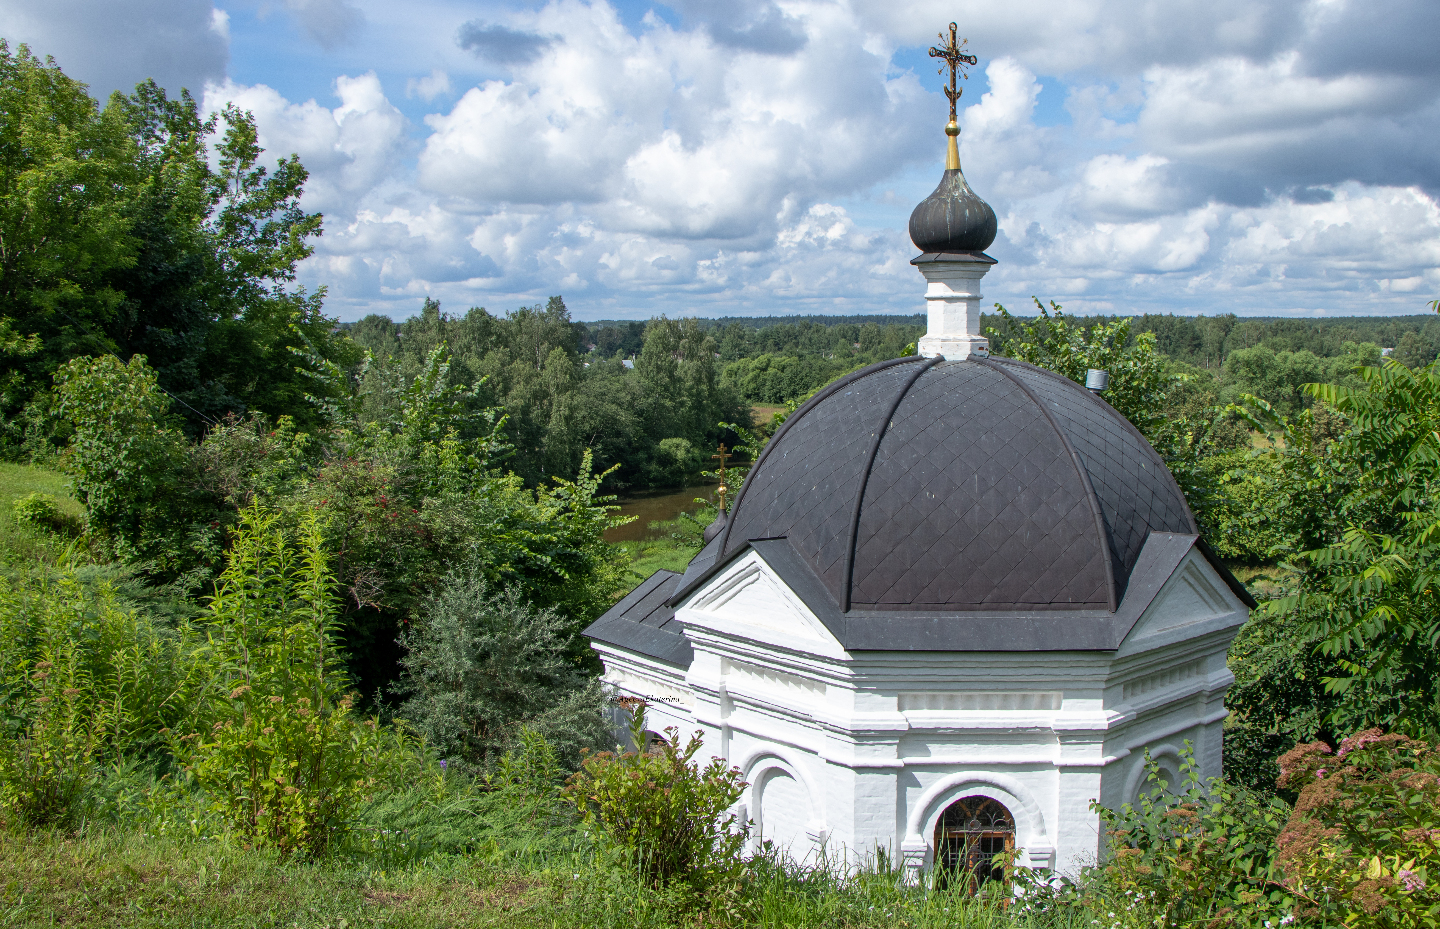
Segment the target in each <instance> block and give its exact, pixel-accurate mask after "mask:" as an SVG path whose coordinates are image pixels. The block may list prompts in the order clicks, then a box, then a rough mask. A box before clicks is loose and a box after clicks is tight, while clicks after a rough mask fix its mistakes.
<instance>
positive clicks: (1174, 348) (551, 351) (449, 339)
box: [341, 296, 1440, 492]
mask: <svg viewBox="0 0 1440 929" xmlns="http://www.w3.org/2000/svg"><path fill="white" fill-rule="evenodd" d="M1037 318H1038V317H1025V316H1008V317H1007V316H1005V315H1003V314H1000V313H998V312H997V313H993V314H992V313H986V314H982V325H983V326H984V327H985V329H986V331H989V332H992V334H993V335H994V337H995V340H996V344H997V345H1001V344H1004V343H1006V342H1008V341H1012V340H1014V339H1015V338H1017V337H1018V335H1019V329H1018V327H1020V326H1023V325H1026V324H1029V323H1031V322H1033V321H1034V320H1035V319H1037ZM1064 318H1065V319H1066V320H1067V321H1068V324H1069V325H1070V326H1073V327H1078V328H1079V329H1080V330H1081V331H1084V332H1094V331H1098V330H1100V329H1104V328H1106V327H1108V326H1111V325H1112V324H1113V323H1115V322H1116V321H1117V320H1120V319H1130V321H1131V322H1130V326H1129V330H1128V331H1129V335H1128V338H1129V339H1130V340H1131V342H1133V341H1134V340H1135V339H1138V338H1142V337H1146V334H1153V337H1154V348H1155V350H1156V351H1158V352H1159V353H1160V354H1162V355H1164V356H1165V358H1166V360H1167V364H1168V366H1169V368H1170V370H1171V372H1172V373H1174V374H1178V375H1182V376H1183V377H1184V379H1185V383H1186V389H1185V390H1184V391H1181V392H1178V393H1176V395H1175V397H1174V398H1173V399H1174V401H1175V404H1177V415H1183V413H1184V411H1183V410H1180V409H1179V406H1184V407H1186V408H1189V407H1193V406H1195V405H1196V404H1197V403H1198V404H1225V403H1230V402H1233V401H1235V400H1236V399H1237V398H1239V397H1242V396H1244V395H1251V396H1257V397H1260V398H1261V399H1263V400H1265V401H1266V402H1267V403H1269V404H1270V405H1271V406H1272V407H1273V408H1274V409H1275V410H1276V411H1277V412H1279V413H1281V414H1283V415H1293V414H1295V413H1298V412H1300V411H1301V410H1305V409H1308V408H1309V407H1310V406H1311V405H1312V404H1313V398H1311V397H1309V396H1308V395H1307V394H1306V393H1305V392H1304V390H1303V387H1304V385H1305V384H1310V383H1342V382H1348V381H1349V380H1352V379H1353V378H1354V375H1353V370H1354V369H1355V368H1356V367H1358V366H1361V365H1373V364H1378V363H1379V361H1380V359H1381V357H1382V354H1384V353H1385V352H1384V350H1386V349H1389V350H1390V351H1389V353H1388V354H1389V355H1390V356H1391V357H1393V358H1395V359H1396V360H1398V361H1400V362H1402V363H1403V364H1405V365H1406V366H1407V367H1410V368H1412V369H1414V368H1418V367H1421V366H1423V365H1425V364H1428V363H1430V362H1431V361H1433V360H1434V359H1435V358H1436V356H1437V354H1440V319H1437V318H1436V317H1435V316H1432V315H1428V314H1427V315H1417V316H1399V317H1348V318H1336V319H1323V320H1300V319H1284V318H1242V317H1238V316H1236V315H1234V314H1223V315H1217V316H1194V317H1190V316H1174V315H1169V314H1165V315H1161V314H1145V315H1140V316H1133V317H1126V316H1123V315H1115V316H1087V317H1080V316H1068V315H1067V316H1065V317H1064ZM1042 325H1043V323H1042ZM341 329H342V331H343V332H344V333H345V334H347V335H348V336H349V338H350V340H351V341H352V342H353V343H354V344H355V345H356V346H357V348H358V349H361V350H364V351H368V352H369V353H370V356H371V357H372V358H374V359H376V362H375V363H376V364H380V365H387V364H391V365H394V366H395V368H396V370H397V371H398V372H399V373H400V374H401V375H403V376H407V377H413V375H414V372H416V371H418V370H419V369H420V367H421V366H422V365H423V363H424V361H425V359H426V358H427V357H428V355H429V353H430V352H432V351H433V350H434V349H435V348H436V347H437V346H439V345H441V344H442V343H443V344H445V345H446V347H447V350H448V352H449V353H450V358H451V365H452V367H451V377H452V378H453V379H454V381H455V382H456V383H457V384H463V385H465V386H467V387H470V388H473V392H474V395H475V402H476V403H477V404H488V405H491V406H494V407H496V408H500V409H503V410H504V411H505V413H506V414H507V415H508V416H509V421H508V423H507V429H508V432H509V434H510V436H511V440H512V441H513V443H514V446H515V449H514V452H513V454H512V457H511V459H510V461H509V466H510V467H513V468H514V469H515V471H516V473H518V474H520V475H522V476H523V477H524V478H525V479H526V480H527V481H528V482H531V483H534V482H536V481H539V480H541V479H543V477H544V476H545V475H547V474H556V475H561V474H565V473H568V471H569V470H570V469H573V468H574V467H575V466H576V465H577V464H578V462H579V459H580V455H581V454H583V452H584V450H585V449H586V448H590V449H592V450H593V453H594V455H595V461H596V463H597V466H599V467H600V468H602V469H607V468H610V467H612V466H617V470H616V471H615V472H614V473H613V474H612V475H611V477H610V479H609V483H608V484H607V486H608V487H610V488H611V489H614V490H617V491H621V492H625V491H628V490H637V489H642V488H646V487H659V486H675V485H679V484H682V483H685V482H687V481H690V480H693V479H694V478H695V477H696V476H697V475H698V474H699V472H700V471H701V470H702V469H704V468H706V467H708V465H709V460H708V458H709V453H710V451H711V449H713V447H714V445H715V444H716V443H718V442H720V441H726V442H730V443H732V444H733V442H734V439H735V434H734V433H733V431H731V430H727V429H725V428H723V427H721V426H720V425H719V424H720V423H734V424H739V425H741V426H749V425H750V423H751V415H752V414H751V409H750V408H751V407H755V406H762V407H763V406H777V407H784V406H786V405H793V404H795V403H796V402H798V401H800V400H803V399H804V398H805V397H806V396H808V395H809V394H811V393H813V392H814V391H815V390H817V389H819V388H820V387H822V386H824V385H825V384H827V383H829V382H830V381H832V380H834V379H835V378H837V377H841V376H843V375H844V374H846V373H848V372H850V371H853V370H856V369H857V368H860V367H863V366H864V365H867V364H871V363H873V362H876V361H880V360H883V359H886V358H893V357H897V356H899V355H901V354H903V353H905V352H906V351H908V350H913V348H912V346H913V344H914V343H915V341H916V340H917V339H918V338H919V337H920V336H921V335H923V334H924V325H923V318H922V317H921V316H919V315H916V316H899V317H895V316H882V315H870V316H861V315H855V316H843V317H833V318H827V317H823V316H802V317H733V318H719V319H701V318H688V317H687V318H683V319H671V318H667V317H657V318H655V319H652V320H649V321H613V320H603V321H598V322H590V323H584V322H576V321H574V320H573V319H572V318H571V314H570V312H569V310H568V309H567V308H566V307H565V304H564V300H563V299H562V298H561V297H558V296H557V297H552V298H551V300H550V302H549V304H548V305H547V306H546V307H540V306H539V305H537V306H535V307H523V308H521V309H519V310H516V311H514V312H511V313H507V314H504V315H493V314H491V313H490V312H489V311H487V310H486V309H485V308H483V307H476V308H471V309H470V310H468V311H466V312H465V313H464V314H463V315H456V314H451V313H447V312H445V311H443V310H442V308H441V306H440V305H439V304H438V303H436V302H434V301H427V302H426V303H425V305H424V306H423V307H422V309H421V312H420V314H418V315H417V316H414V317H411V318H410V319H407V320H404V321H401V322H396V321H394V320H392V319H390V318H389V317H386V316H381V315H370V316H367V317H365V318H364V319H362V320H360V321H358V322H355V323H346V324H343V325H342V326H341ZM627 365H628V366H629V367H627ZM756 420H757V421H756V423H755V425H756V426H758V427H759V428H760V429H761V431H762V433H763V432H764V431H765V429H766V428H767V427H769V426H770V425H771V423H770V422H769V420H770V416H769V414H768V411H767V412H766V413H765V414H764V415H757V416H756Z"/></svg>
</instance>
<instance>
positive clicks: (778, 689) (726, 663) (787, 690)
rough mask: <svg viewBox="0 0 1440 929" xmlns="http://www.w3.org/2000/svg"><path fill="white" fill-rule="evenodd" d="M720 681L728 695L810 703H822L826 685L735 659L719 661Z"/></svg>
mask: <svg viewBox="0 0 1440 929" xmlns="http://www.w3.org/2000/svg"><path fill="white" fill-rule="evenodd" d="M720 677H721V678H722V679H724V681H725V687H726V690H727V691H731V692H739V693H745V692H746V691H748V692H750V693H762V694H765V693H768V694H775V695H778V696H781V697H785V698H788V699H790V700H799V701H801V702H805V703H813V702H817V701H820V700H824V699H825V685H824V684H823V683H821V682H820V681H815V680H810V679H809V678H804V677H801V676H800V675H798V674H787V673H786V672H784V671H777V670H775V669H774V668H766V667H763V666H761V665H758V664H751V663H750V662H748V661H740V660H739V659H736V658H721V659H720Z"/></svg>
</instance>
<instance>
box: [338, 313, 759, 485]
mask: <svg viewBox="0 0 1440 929" xmlns="http://www.w3.org/2000/svg"><path fill="white" fill-rule="evenodd" d="M643 331H644V337H643V343H642V345H641V348H640V350H639V353H638V355H637V357H636V358H635V360H634V361H633V370H632V369H630V368H627V367H626V365H625V363H624V362H623V360H622V359H621V358H620V357H618V356H612V357H609V358H606V357H604V356H601V355H598V354H595V353H589V352H587V351H585V349H588V348H589V345H588V344H586V343H585V342H584V341H583V340H584V339H585V337H586V331H585V328H584V327H583V326H581V325H579V324H576V323H573V322H571V320H570V313H569V310H568V309H567V308H566V306H565V303H564V301H563V300H562V299H561V298H559V297H551V298H550V301H549V303H548V304H547V305H546V306H544V307H541V306H534V307H522V308H521V309H519V310H517V311H515V312H513V313H508V314H506V315H504V316H498V317H497V316H492V315H491V314H490V313H488V312H486V311H485V310H484V309H483V308H476V309H471V310H470V311H468V312H467V313H466V314H465V315H464V316H460V317H451V316H449V315H448V314H445V313H443V312H441V310H440V306H439V304H438V303H435V302H433V301H427V302H426V304H425V306H424V307H423V308H422V310H421V313H420V314H419V315H418V316H415V317H413V318H412V319H409V320H406V321H405V322H402V323H398V324H397V323H393V322H391V321H390V320H389V319H388V318H386V317H382V316H368V317H366V318H365V319H362V320H361V321H360V322H358V323H356V324H354V326H352V327H350V329H349V334H350V337H351V338H352V339H353V340H354V341H355V343H356V344H357V345H359V346H362V347H363V348H365V349H366V350H367V352H368V353H369V355H370V360H369V361H368V362H366V364H365V365H364V367H363V370H362V371H361V373H360V374H359V375H358V378H359V379H360V381H361V383H362V384H364V383H368V382H370V381H372V380H383V379H384V378H387V377H401V378H409V377H413V376H414V375H415V374H416V373H417V372H418V371H420V370H421V369H422V368H423V367H424V366H425V364H426V359H427V358H428V357H429V355H430V353H431V352H433V351H435V350H436V349H437V348H438V347H440V346H442V345H443V346H445V347H446V349H447V350H448V352H449V355H450V369H449V370H450V379H451V383H453V384H454V385H456V386H457V387H460V388H463V389H464V390H465V391H466V392H467V399H466V403H467V404H468V408H470V409H473V410H476V411H478V410H483V409H487V408H495V409H498V410H502V411H503V412H504V415H505V417H506V428H505V435H506V438H507V440H508V442H509V444H510V446H511V448H510V453H509V455H508V457H507V458H506V460H505V466H506V467H507V468H508V469H510V470H511V471H513V472H514V473H515V474H517V475H519V476H520V477H521V478H522V479H523V480H524V481H525V482H526V483H528V484H530V485H535V484H539V483H544V482H546V481H547V480H548V478H549V477H550V476H551V475H560V476H569V475H573V474H575V473H576V471H577V469H578V468H579V467H580V464H581V461H582V459H583V458H584V457H585V455H586V454H587V453H588V454H590V455H592V456H593V458H594V461H595V463H596V466H597V467H598V468H599V469H600V470H602V471H606V472H610V477H609V482H610V486H612V487H614V488H624V487H629V486H639V487H649V486H656V485H660V486H666V485H681V484H684V483H685V482H686V481H689V480H692V479H693V478H694V477H695V476H696V475H697V474H698V473H699V471H700V470H701V467H702V462H704V460H705V459H704V458H703V457H702V455H701V452H702V450H703V451H705V453H706V454H708V450H709V449H711V448H713V447H714V446H715V444H716V443H717V442H719V441H720V440H721V439H722V438H724V437H725V435H726V433H725V431H724V430H723V429H722V428H721V427H720V426H719V423H721V422H729V421H745V420H748V418H749V417H748V411H747V409H746V406H745V404H744V402H743V400H742V399H741V397H740V395H739V393H738V392H737V391H735V390H734V389H733V388H731V387H730V386H729V385H728V384H726V383H722V379H721V372H720V370H719V366H718V365H717V363H716V360H715V341H714V339H713V338H711V337H710V336H709V335H707V334H706V333H705V331H704V330H702V329H701V328H700V326H699V325H698V324H697V323H696V322H695V321H694V320H684V321H675V320H669V319H664V318H661V319H658V320H653V321H652V322H651V323H650V324H649V325H647V326H645V327H644V330H643ZM367 414H368V411H362V416H364V415H367ZM611 469H614V470H613V472H612V470H611Z"/></svg>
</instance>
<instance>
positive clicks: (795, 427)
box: [716, 359, 1196, 611]
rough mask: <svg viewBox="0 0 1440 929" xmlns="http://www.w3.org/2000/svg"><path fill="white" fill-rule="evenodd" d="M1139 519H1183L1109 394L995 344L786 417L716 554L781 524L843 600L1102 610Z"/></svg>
mask: <svg viewBox="0 0 1440 929" xmlns="http://www.w3.org/2000/svg"><path fill="white" fill-rule="evenodd" d="M892 411H893V415H892ZM877 438H878V445H877ZM857 503H858V506H857ZM1151 531H1161V532H1179V533H1194V532H1195V531H1196V530H1195V525H1194V521H1193V519H1191V517H1190V511H1189V509H1188V508H1187V507H1186V505H1185V499H1184V497H1183V496H1182V495H1181V493H1180V490H1179V488H1178V487H1177V486H1176V485H1175V482H1174V480H1173V478H1171V476H1170V474H1169V472H1168V471H1167V470H1166V469H1165V466H1164V463H1163V462H1162V461H1161V460H1160V458H1159V456H1158V455H1156V454H1155V452H1154V450H1153V449H1151V448H1150V446H1149V444H1148V443H1146V441H1145V440H1144V438H1143V437H1142V436H1141V435H1140V434H1139V433H1138V432H1137V431H1136V430H1135V429H1134V428H1133V427H1132V426H1131V425H1130V424H1129V423H1128V422H1126V421H1125V419H1124V418H1123V417H1121V416H1120V415H1119V414H1118V413H1116V412H1115V411H1114V410H1113V409H1111V408H1110V406H1109V405H1108V404H1106V403H1104V402H1103V401H1101V400H1099V399H1098V398H1096V397H1095V396H1093V395H1092V394H1090V393H1089V392H1088V391H1087V390H1085V389H1084V388H1083V387H1081V386H1079V385H1078V384H1075V383H1073V382H1071V381H1069V380H1067V379H1065V378H1062V377H1059V376H1058V375H1054V374H1051V373H1050V372H1047V371H1042V370H1040V369H1038V368H1034V367H1032V366H1030V365H1026V364H1023V363H1020V362H1015V361H1010V360H1008V359H991V360H980V359H968V360H965V361H945V362H940V363H938V364H935V363H932V362H929V361H927V360H924V359H914V360H908V359H907V360H906V362H904V363H899V364H895V363H890V364H886V365H882V366H875V367H872V368H867V369H865V370H862V371H860V372H857V373H856V374H854V375H851V377H850V378H848V379H846V380H844V381H842V382H840V383H839V384H837V385H834V386H833V387H832V388H831V389H830V390H828V391H827V392H826V393H825V394H823V395H820V396H817V397H816V399H815V400H813V401H811V403H809V404H807V405H806V406H805V407H803V408H801V409H800V410H798V411H797V412H796V413H795V414H794V415H793V416H792V417H791V420H790V421H789V422H787V423H786V427H785V429H784V431H783V432H782V433H781V434H779V435H777V436H776V437H775V439H774V440H773V441H772V442H771V445H770V447H769V448H767V449H766V453H765V455H764V456H763V457H762V459H761V460H760V461H759V462H758V463H757V465H756V467H755V468H754V469H752V471H751V473H750V476H749V477H748V478H747V479H746V481H745V487H744V491H743V493H742V494H741V496H740V498H739V499H738V500H737V501H736V504H735V507H734V510H733V512H732V513H731V515H730V523H729V526H728V527H727V528H726V532H725V534H724V536H723V541H722V543H721V547H722V551H721V552H720V555H719V557H718V558H717V559H716V564H723V563H724V562H726V561H728V560H729V559H730V558H731V557H733V555H735V554H736V553H738V552H739V551H740V550H741V549H743V548H744V547H745V545H746V544H748V543H749V542H750V541H752V540H757V539H773V538H780V537H785V538H788V539H789V541H790V544H791V546H792V547H793V548H794V550H795V552H796V553H797V554H798V555H799V556H800V557H801V558H803V559H804V560H805V561H806V563H807V564H808V565H809V567H810V568H811V569H812V570H813V571H814V572H815V574H816V576H817V577H819V578H820V580H821V582H822V583H823V584H824V586H825V588H826V590H827V591H828V592H829V593H830V595H831V596H832V597H833V598H834V600H835V603H836V604H837V605H838V606H839V607H840V608H841V609H842V610H848V609H852V608H854V609H865V610H922V611H936V610H939V611H947V610H1037V609H1040V610H1044V609H1069V610H1076V609H1096V608H1100V609H1105V608H1108V609H1110V610H1114V609H1115V607H1116V605H1117V604H1118V602H1119V600H1120V599H1121V597H1122V596H1123V594H1124V590H1125V586H1126V582H1127V581H1128V578H1129V575H1130V572H1131V570H1132V569H1133V567H1134V565H1135V560H1136V558H1137V557H1138V556H1139V553H1140V549H1141V547H1142V546H1143V545H1144V544H1145V539H1146V538H1147V536H1148V535H1149V533H1150V532H1151Z"/></svg>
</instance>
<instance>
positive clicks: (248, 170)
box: [0, 44, 355, 442]
mask: <svg viewBox="0 0 1440 929" xmlns="http://www.w3.org/2000/svg"><path fill="white" fill-rule="evenodd" d="M261 154H262V150H261V149H260V147H259V145H258V142H257V133H256V129H255V123H254V119H253V118H252V117H251V115H250V114H248V113H244V112H241V111H239V110H237V109H235V108H234V107H230V108H227V109H226V110H225V111H224V112H223V113H221V114H218V115H217V116H212V117H210V118H208V119H206V118H202V117H201V114H200V112H199V107H198V105H197V104H196V102H195V100H194V99H193V98H192V97H191V96H190V95H189V94H188V93H185V92H182V93H181V95H180V97H179V98H178V99H171V98H168V97H167V96H166V94H165V92H164V91H163V90H162V89H161V88H160V87H158V86H157V85H156V84H155V83H154V82H153V81H147V82H145V83H142V84H140V85H138V86H137V87H136V89H135V92H134V93H133V94H131V95H129V96H126V95H123V94H119V93H116V94H114V95H113V96H112V97H111V99H110V101H109V103H108V104H107V105H106V106H105V107H104V108H103V109H101V108H100V107H99V105H98V104H97V103H96V102H95V101H94V100H93V99H91V97H90V96H89V94H88V93H87V92H86V89H85V86H84V85H83V84H81V83H79V82H77V81H74V80H72V79H71V78H69V77H67V76H65V74H63V73H62V72H61V71H60V69H59V68H58V67H57V66H55V64H54V63H53V61H52V62H46V63H41V62H40V61H39V60H38V59H36V58H35V57H34V56H33V55H31V54H30V53H29V50H28V49H26V48H24V47H23V46H22V47H21V49H20V50H19V52H18V53H16V54H11V53H10V51H9V49H8V47H7V46H4V45H3V44H0V317H8V318H9V319H10V320H11V328H12V329H13V331H15V332H17V333H19V334H20V335H21V336H23V337H28V338H36V339H38V340H39V343H40V346H41V348H40V349H39V350H37V351H34V352H29V353H26V354H24V355H19V354H17V353H15V352H8V353H5V354H4V355H0V382H3V383H4V384H5V387H6V390H5V403H6V406H5V407H4V409H3V411H0V412H3V414H4V415H5V417H6V419H7V420H11V419H13V418H15V416H16V413H17V411H18V409H19V406H20V405H21V404H23V403H25V402H27V401H29V400H30V399H31V398H32V396H33V395H34V394H36V392H39V391H43V390H45V389H47V388H48V386H49V378H50V375H51V374H53V373H54V371H55V370H56V369H57V368H58V367H59V366H60V365H61V364H63V363H64V362H65V361H67V360H69V359H70V358H73V357H77V356H81V355H94V354H103V353H106V352H110V353H114V354H117V355H119V356H120V357H121V358H122V359H128V358H129V357H131V356H132V355H136V354H143V355H146V356H147V357H149V358H150V359H152V362H153V364H154V366H155V370H156V372H157V376H158V384H159V386H160V387H161V389H163V390H164V391H165V392H167V393H169V394H170V395H171V396H172V397H174V398H176V399H177V401H178V403H177V405H176V408H175V412H176V413H177V415H180V416H181V417H182V420H183V421H184V423H185V425H186V428H187V430H188V431H189V432H190V433H191V434H192V435H197V434H199V433H200V432H201V431H202V430H203V428H204V427H205V426H207V425H210V424H213V423H214V422H215V421H218V420H219V419H220V418H221V417H222V416H223V415H224V414H226V413H231V412H234V413H243V412H245V411H247V410H258V411H262V412H265V413H267V414H269V415H270V416H272V417H275V416H279V415H285V414H288V415H291V416H293V417H295V418H297V419H298V420H300V421H301V422H302V423H314V422H316V421H317V419H318V413H317V411H316V410H315V409H314V408H313V406H312V405H311V404H310V403H309V402H308V401H307V395H311V394H314V393H315V391H316V386H315V384H314V382H313V379H312V378H311V377H310V375H309V373H307V371H306V370H305V369H306V365H304V364H298V363H297V352H298V353H301V354H303V355H306V356H312V357H319V358H322V359H326V360H329V361H332V362H333V361H341V362H344V363H345V364H351V363H353V362H354V360H355V359H354V358H353V357H352V356H351V354H350V352H351V349H349V348H348V347H347V346H348V342H347V341H346V340H344V339H341V338H337V337H336V336H335V334H334V331H333V330H334V321H333V320H331V319H329V318H327V317H325V316H324V314H323V312H322V310H321V300H322V298H323V292H321V293H315V294H310V293H307V292H306V291H305V290H304V289H303V288H299V287H296V286H295V285H294V279H295V269H296V265H297V263H298V262H300V261H301V260H303V259H304V258H305V257H307V256H308V255H309V254H310V253H311V251H312V249H313V245H312V240H313V238H314V237H315V236H317V235H319V233H320V228H321V217H320V216H319V214H309V213H306V212H304V210H302V209H301V207H300V205H299V201H300V195H301V193H302V191H303V188H304V184H305V180H306V172H305V169H304V167H303V166H302V165H301V164H300V162H299V160H298V159H297V158H296V157H295V156H293V155H292V156H289V157H282V158H280V159H279V160H278V162H277V163H276V165H275V167H274V169H273V170H271V169H268V168H266V167H265V166H263V165H261V164H260V156H261ZM212 156H213V164H212ZM39 406H40V407H43V406H44V403H43V402H41V403H40V404H39ZM12 442H13V439H12Z"/></svg>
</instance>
